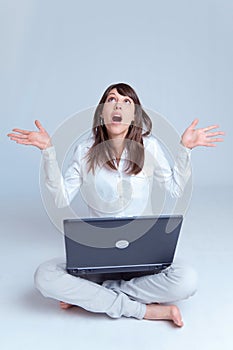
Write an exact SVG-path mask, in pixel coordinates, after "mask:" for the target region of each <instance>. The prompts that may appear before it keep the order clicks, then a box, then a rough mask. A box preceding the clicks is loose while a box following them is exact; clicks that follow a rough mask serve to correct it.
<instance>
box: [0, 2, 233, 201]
mask: <svg viewBox="0 0 233 350" xmlns="http://www.w3.org/2000/svg"><path fill="white" fill-rule="evenodd" d="M0 4H1V14H0V16H1V18H0V26H1V30H0V42H1V55H0V68H1V134H2V135H1V160H2V167H1V179H2V181H1V183H2V184H3V186H2V189H1V192H2V194H3V195H4V194H5V195H7V196H8V195H13V194H18V195H22V194H24V195H32V194H36V195H39V184H38V179H39V163H40V151H39V150H37V149H33V148H30V147H24V146H19V145H16V144H14V143H12V142H10V141H9V140H8V139H7V137H6V134H7V133H8V132H9V131H10V130H11V129H12V128H13V127H20V128H26V129H28V128H29V129H30V128H33V121H34V120H35V119H40V120H41V122H42V124H43V125H44V126H45V128H46V129H47V130H48V131H49V132H50V133H53V132H54V130H55V129H56V127H57V126H58V125H59V124H60V123H61V122H62V121H63V120H64V119H65V118H67V117H69V116H70V115H72V114H74V113H76V112H78V111H80V110H84V109H86V108H88V107H90V106H93V105H95V104H96V103H98V101H99V98H100V97H101V95H102V93H103V91H104V90H105V88H106V87H107V86H108V85H110V84H111V83H113V82H120V81H123V82H127V83H129V84H131V85H132V86H133V87H134V88H135V90H136V91H137V93H138V94H139V97H140V98H141V101H142V104H143V105H144V107H145V108H149V109H152V110H154V111H158V112H159V113H161V114H162V115H164V116H165V117H166V118H167V119H168V120H169V121H170V123H171V124H172V125H174V127H175V128H176V129H177V130H178V132H179V133H182V132H183V130H184V129H185V128H186V127H187V126H188V125H189V124H190V123H191V122H192V120H193V119H194V118H196V117H198V118H199V119H200V126H207V125H209V124H212V123H219V124H220V126H221V129H223V130H225V131H226V138H225V142H224V143H223V144H219V145H218V147H217V148H216V149H212V148H211V149H206V148H205V149H204V148H203V149H198V150H194V151H193V156H192V157H193V169H194V184H197V185H202V186H207V185H210V186H216V185H232V179H233V166H232V160H231V159H232V142H231V132H232V130H233V122H232V120H233V113H232V112H233V108H232V95H233V94H232V93H233V89H232V81H233V70H232V62H233V46H232V37H233V21H232V13H233V2H232V1H231V0H229V1H227V0H215V1H212V0H204V1H203V0H196V1H186V0H177V1H172V0H170V1H157V0H145V1H143V2H142V1H140V2H137V1H135V0H128V1H126V0H118V1H117V2H109V1H105V0H102V1H101V0H99V1H90V0H89V1H85V2H84V1H78V0H69V1H57V0H56V1H55V0H50V1H45V0H22V1H16V0H15V1H12V0H1V1H0Z"/></svg>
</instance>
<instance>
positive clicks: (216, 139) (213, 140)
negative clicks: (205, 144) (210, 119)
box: [209, 138, 224, 142]
mask: <svg viewBox="0 0 233 350" xmlns="http://www.w3.org/2000/svg"><path fill="white" fill-rule="evenodd" d="M223 141H224V139H221V138H214V139H210V140H209V142H223Z"/></svg>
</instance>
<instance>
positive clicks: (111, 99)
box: [107, 96, 116, 102]
mask: <svg viewBox="0 0 233 350" xmlns="http://www.w3.org/2000/svg"><path fill="white" fill-rule="evenodd" d="M115 101H116V99H115V97H113V96H111V97H109V98H108V99H107V102H115Z"/></svg>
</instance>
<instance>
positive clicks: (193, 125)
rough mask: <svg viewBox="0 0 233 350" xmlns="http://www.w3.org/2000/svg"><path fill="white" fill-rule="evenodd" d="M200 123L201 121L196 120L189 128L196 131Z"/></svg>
mask: <svg viewBox="0 0 233 350" xmlns="http://www.w3.org/2000/svg"><path fill="white" fill-rule="evenodd" d="M198 123H199V119H197V118H196V119H194V121H193V122H192V124H191V125H190V126H189V128H191V129H195V127H196V126H197V124H198Z"/></svg>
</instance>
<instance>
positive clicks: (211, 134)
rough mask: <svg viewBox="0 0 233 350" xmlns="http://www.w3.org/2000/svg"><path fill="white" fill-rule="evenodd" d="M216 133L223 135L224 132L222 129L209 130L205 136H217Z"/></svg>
mask: <svg viewBox="0 0 233 350" xmlns="http://www.w3.org/2000/svg"><path fill="white" fill-rule="evenodd" d="M218 135H225V132H223V131H216V132H210V133H208V134H207V135H206V137H212V136H218Z"/></svg>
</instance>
